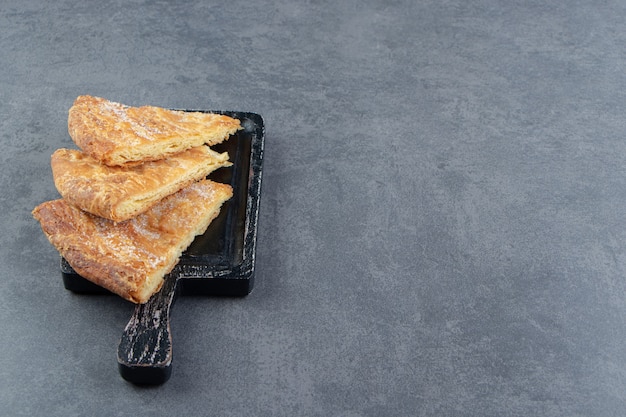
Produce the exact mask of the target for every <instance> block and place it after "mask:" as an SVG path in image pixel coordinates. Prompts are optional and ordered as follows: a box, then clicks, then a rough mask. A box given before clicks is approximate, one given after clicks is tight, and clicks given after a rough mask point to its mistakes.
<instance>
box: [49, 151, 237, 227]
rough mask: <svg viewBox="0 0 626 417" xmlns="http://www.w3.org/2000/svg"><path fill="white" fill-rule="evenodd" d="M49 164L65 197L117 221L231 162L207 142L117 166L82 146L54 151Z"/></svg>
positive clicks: (97, 213) (145, 208) (56, 183)
mask: <svg viewBox="0 0 626 417" xmlns="http://www.w3.org/2000/svg"><path fill="white" fill-rule="evenodd" d="M51 165H52V176H53V178H54V184H55V185H56V188H57V190H58V191H59V193H61V195H62V196H63V198H64V199H65V200H66V201H68V202H69V203H72V204H74V205H75V206H77V207H79V208H81V209H83V210H85V211H88V212H89V213H92V214H96V215H98V216H101V217H105V218H107V219H110V220H114V221H117V222H119V221H124V220H128V219H130V218H132V217H134V216H136V215H137V214H139V213H142V212H144V211H146V210H147V209H148V208H149V207H151V206H152V205H154V204H155V203H157V202H158V201H159V200H161V199H162V198H164V197H166V196H168V195H170V194H172V193H175V192H176V191H178V190H180V189H181V188H184V187H186V186H187V185H189V184H191V183H192V182H195V181H198V180H201V179H203V178H205V177H206V176H207V175H208V174H209V173H211V172H212V171H214V170H216V169H217V168H220V167H224V166H229V165H232V164H231V163H230V162H229V161H228V153H226V152H224V153H221V154H220V153H217V152H215V151H213V150H211V149H210V148H209V147H208V146H204V145H203V146H199V147H196V148H191V149H188V150H186V151H184V152H181V153H178V154H175V155H173V156H171V157H169V158H167V159H161V160H158V161H152V162H145V163H143V164H140V165H131V166H115V167H112V166H108V165H104V164H101V163H99V162H98V161H97V160H95V159H94V158H92V157H90V156H88V155H86V154H84V153H83V152H81V151H78V150H72V149H58V150H56V151H55V152H54V153H53V154H52V158H51Z"/></svg>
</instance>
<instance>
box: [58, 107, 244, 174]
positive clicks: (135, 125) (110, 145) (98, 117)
mask: <svg viewBox="0 0 626 417" xmlns="http://www.w3.org/2000/svg"><path fill="white" fill-rule="evenodd" d="M240 128H241V125H240V122H239V120H237V119H234V118H232V117H228V116H224V115H219V114H212V113H202V112H186V111H177V110H168V109H164V108H160V107H154V106H142V107H130V106H126V105H124V104H120V103H115V102H112V101H109V100H107V99H104V98H100V97H92V96H86V95H85V96H79V97H78V98H77V99H76V100H75V101H74V104H73V105H72V107H71V108H70V110H69V117H68V130H69V133H70V136H71V137H72V140H73V141H74V142H75V143H76V144H77V145H78V147H79V148H81V149H82V150H83V151H84V152H85V153H87V154H88V155H90V156H92V157H93V158H95V159H97V160H99V161H100V162H102V163H104V164H106V165H123V164H126V163H132V162H137V161H154V160H157V159H163V158H165V157H167V156H169V155H173V154H175V153H178V152H182V151H184V150H186V149H189V148H193V147H196V146H200V145H203V144H206V145H215V144H217V143H221V142H223V141H224V140H226V139H228V137H229V136H230V135H231V134H233V133H235V132H236V131H237V130H239V129H240Z"/></svg>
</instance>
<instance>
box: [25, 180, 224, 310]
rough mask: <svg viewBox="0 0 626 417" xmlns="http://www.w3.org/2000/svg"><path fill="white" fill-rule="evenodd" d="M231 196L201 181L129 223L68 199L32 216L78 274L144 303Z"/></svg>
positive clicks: (41, 207)
mask: <svg viewBox="0 0 626 417" xmlns="http://www.w3.org/2000/svg"><path fill="white" fill-rule="evenodd" d="M231 196H232V188H231V187H230V186H229V185H226V184H220V183H216V182H213V181H210V180H201V181H198V182H195V183H193V184H191V185H189V186H188V187H186V188H183V189H182V190H180V191H178V192H177V193H175V194H172V195H170V196H168V197H166V198H165V199H163V200H161V201H160V202H159V203H157V204H156V205H154V206H152V207H151V208H150V209H149V210H148V211H146V212H144V213H142V214H140V215H138V216H137V217H134V218H132V219H130V220H127V221H125V222H119V223H115V222H112V221H110V220H107V219H104V218H101V217H98V216H94V215H92V214H89V213H87V212H85V211H83V210H80V209H79V208H77V207H75V206H74V205H72V204H69V203H67V202H66V201H65V200H63V199H59V200H53V201H47V202H45V203H42V204H40V205H39V206H37V207H36V208H35V209H34V210H33V216H34V217H35V219H37V220H38V221H39V223H40V224H41V227H42V229H43V232H44V234H45V235H46V237H47V238H48V240H49V241H50V242H51V243H52V245H53V246H55V247H56V249H57V250H58V251H59V252H60V253H61V255H62V256H63V257H64V258H65V259H66V260H67V261H68V263H69V264H70V265H71V266H72V268H74V270H75V271H76V272H77V273H78V274H80V275H81V276H82V277H84V278H86V279H88V280H90V281H92V282H94V283H96V284H97V285H100V286H102V287H104V288H107V289H108V290H110V291H111V292H113V293H115V294H118V295H119V296H121V297H122V298H124V299H126V300H129V301H131V302H134V303H145V302H146V301H148V299H149V298H150V297H151V296H152V295H153V294H154V293H156V292H157V291H158V290H159V289H160V288H161V286H162V285H163V277H164V276H165V275H166V274H167V273H169V272H170V271H171V270H172V269H173V268H174V266H175V265H176V264H177V263H178V260H179V258H180V256H181V254H182V253H183V251H184V250H185V249H186V248H187V247H188V246H189V245H190V244H191V242H192V241H193V239H194V237H195V236H196V235H200V234H202V233H204V232H205V231H206V229H207V227H208V226H209V224H210V223H211V221H213V219H214V218H215V217H216V216H217V215H218V214H219V212H220V209H221V206H222V204H223V203H224V202H225V201H227V200H228V199H229V198H230V197H231Z"/></svg>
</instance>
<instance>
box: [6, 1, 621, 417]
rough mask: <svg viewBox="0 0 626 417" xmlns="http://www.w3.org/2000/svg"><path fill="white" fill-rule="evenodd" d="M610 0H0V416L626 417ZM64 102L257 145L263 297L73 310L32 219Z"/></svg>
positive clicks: (259, 287) (616, 83)
mask: <svg viewBox="0 0 626 417" xmlns="http://www.w3.org/2000/svg"><path fill="white" fill-rule="evenodd" d="M625 19H626V8H625V6H624V2H621V1H617V0H607V1H600V2H597V1H586V0H580V1H568V2H538V1H526V2H512V1H498V0H470V1H460V0H459V1H457V0H442V1H427V0H421V1H373V0H372V1H365V2H357V1H302V2H296V1H286V0H284V1H264V0H263V1H216V2H203V1H171V2H168V1H155V2H152V1H108V0H98V1H83V2H72V1H67V0H62V1H43V0H19V1H18V0H8V1H6V0H5V1H4V2H3V4H2V6H1V7H0V28H1V31H0V57H1V62H2V64H1V69H0V97H1V100H0V141H1V142H0V144H1V149H2V152H1V153H0V159H1V161H2V169H1V171H0V187H1V192H0V211H2V216H1V218H0V224H1V232H2V244H1V249H0V251H1V252H0V254H1V258H0V259H1V262H2V267H1V269H0V274H1V277H0V326H1V327H0V338H1V339H0V340H1V341H2V345H3V349H2V355H0V415H7V416H19V415H25V416H35V415H45V416H74V415H102V416H114V415H120V416H121V415H133V416H148V415H150V416H155V415H163V416H175V415H176V416H195V415H216V416H413V415H415V416H530V415H542V416H623V415H626V343H625V342H626V324H625V323H626V321H625V319H624V318H625V317H626V281H625V277H624V272H625V265H626V252H625V249H626V245H625V238H626V231H625V230H624V204H625V203H626V180H625V175H626V170H625V168H624V167H625V166H626V143H625V141H624V139H625V133H626V122H625V120H624V108H625V104H626V95H625V91H626V75H625V72H624V68H625V67H626V55H625V52H624V45H625V44H626V29H625V27H626V26H624V20H625ZM80 94H93V95H100V96H104V97H107V98H110V99H113V100H116V101H121V102H124V103H127V104H133V105H140V104H154V105H161V106H165V107H177V108H198V109H221V110H240V111H251V112H256V113H259V114H261V115H262V116H263V117H264V119H265V121H266V126H267V139H266V140H267V142H266V153H265V158H266V159H265V175H264V183H263V196H262V201H261V213H260V229H259V236H258V251H257V281H256V287H255V290H254V291H253V293H252V294H250V296H248V297H246V298H243V299H220V298H202V297H187V298H180V299H179V300H178V302H177V304H176V305H175V307H174V312H173V323H172V331H173V336H174V368H173V372H172V377H171V379H170V380H169V382H167V383H166V384H165V385H163V386H160V387H156V388H147V389H146V388H138V387H135V386H133V385H131V384H129V383H126V382H125V381H124V380H122V379H121V378H120V376H119V374H118V371H117V368H116V366H117V364H116V348H117V343H118V341H119V338H120V336H121V332H122V330H123V328H124V326H125V324H126V322H127V321H128V319H129V317H130V314H131V312H132V309H133V307H132V306H131V305H130V304H129V303H127V302H125V301H123V300H120V299H118V298H117V297H107V296H104V297H102V296H79V295H75V294H72V293H69V292H67V291H66V290H65V289H64V288H63V286H62V282H61V277H60V273H59V269H58V255H57V253H56V251H55V250H54V249H53V248H52V247H51V246H50V245H49V244H48V242H47V241H46V239H45V237H44V236H43V234H42V233H41V230H40V229H39V226H38V224H36V222H35V221H34V220H33V219H32V218H31V215H30V211H31V210H32V208H33V207H35V206H36V205H37V204H39V203H41V202H42V201H44V200H47V199H52V198H56V197H57V193H56V190H55V188H54V185H53V183H52V179H51V173H50V168H49V158H50V154H51V153H52V152H53V151H54V150H55V149H56V148H59V147H72V143H71V140H70V138H69V136H68V134H67V128H66V120H67V110H68V108H69V107H70V106H71V103H72V101H73V100H74V98H75V97H76V96H78V95H80Z"/></svg>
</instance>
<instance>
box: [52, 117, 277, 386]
mask: <svg viewBox="0 0 626 417" xmlns="http://www.w3.org/2000/svg"><path fill="white" fill-rule="evenodd" d="M186 111H201V112H205V113H218V114H224V115H227V116H230V117H233V118H236V119H239V120H240V122H241V126H242V127H243V129H242V130H239V131H238V132H237V133H235V134H233V135H231V137H230V138H229V139H228V140H227V141H225V142H224V143H221V144H219V145H215V146H212V149H214V150H215V151H218V152H228V155H229V157H230V161H231V162H232V163H233V165H232V166H231V167H228V168H220V169H218V170H217V171H215V172H213V173H212V174H211V175H210V176H209V177H208V178H210V179H212V180H214V181H217V182H221V183H225V184H230V185H231V186H232V187H233V197H232V198H231V199H230V200H229V201H227V202H226V203H224V205H223V206H222V210H221V211H220V214H219V215H218V217H217V218H216V219H215V220H213V222H212V223H211V224H210V225H209V228H208V229H207V230H206V232H205V233H204V234H202V235H200V236H197V237H196V239H195V240H194V241H193V243H192V244H191V245H190V246H189V248H187V250H186V251H185V253H184V254H183V255H182V256H181V258H180V261H179V263H178V265H176V267H175V268H174V269H173V270H172V272H171V273H170V274H168V275H167V276H166V277H165V283H164V284H163V287H162V288H161V290H160V291H159V292H158V293H157V294H155V295H154V296H153V297H152V298H151V299H150V300H149V301H148V302H147V303H146V304H143V305H137V306H136V307H135V311H134V312H133V315H132V317H131V319H130V321H129V322H128V325H127V326H126V328H125V329H124V333H123V335H122V338H121V341H120V344H119V346H118V367H119V370H120V374H121V375H122V377H123V378H124V379H126V380H128V381H130V382H133V383H135V384H150V385H154V384H161V383H164V382H165V381H167V380H168V378H169V377H170V375H171V365H172V339H171V332H170V324H169V316H170V311H171V308H172V306H173V304H174V301H175V299H176V297H177V296H178V295H179V294H182V295H185V294H193V295H219V296H245V295H247V294H249V293H250V291H252V288H253V285H254V264H255V247H256V231H257V221H258V211H259V198H260V193H261V176H262V166H263V147H264V143H265V126H264V122H263V119H262V117H261V116H260V115H258V114H255V113H246V112H235V111H209V110H186ZM61 273H62V277H63V284H64V286H65V288H66V289H68V290H70V291H72V292H75V293H81V294H105V293H108V291H107V290H105V289H103V288H101V287H99V286H97V285H95V284H93V283H91V282H90V281H87V280H86V279H84V278H82V277H81V276H80V275H78V274H77V273H76V272H75V271H74V270H73V269H72V267H71V266H70V265H69V264H68V263H67V261H66V260H65V259H61Z"/></svg>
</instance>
